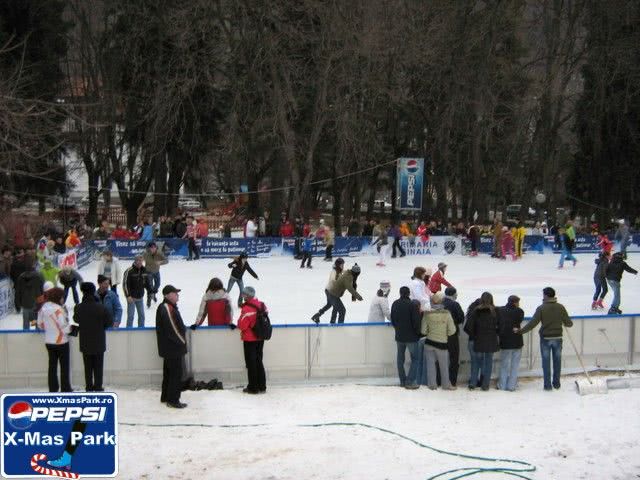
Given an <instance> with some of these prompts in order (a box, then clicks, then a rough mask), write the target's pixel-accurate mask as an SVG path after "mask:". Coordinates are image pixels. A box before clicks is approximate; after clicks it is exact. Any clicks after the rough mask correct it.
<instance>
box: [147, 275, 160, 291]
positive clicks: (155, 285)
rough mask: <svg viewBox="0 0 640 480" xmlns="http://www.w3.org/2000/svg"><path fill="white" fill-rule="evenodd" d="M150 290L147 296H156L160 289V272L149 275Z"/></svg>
mask: <svg viewBox="0 0 640 480" xmlns="http://www.w3.org/2000/svg"><path fill="white" fill-rule="evenodd" d="M148 275H149V276H148V277H147V278H148V280H147V281H148V282H149V290H148V291H147V294H156V293H158V289H159V288H160V272H152V273H149V274H148Z"/></svg>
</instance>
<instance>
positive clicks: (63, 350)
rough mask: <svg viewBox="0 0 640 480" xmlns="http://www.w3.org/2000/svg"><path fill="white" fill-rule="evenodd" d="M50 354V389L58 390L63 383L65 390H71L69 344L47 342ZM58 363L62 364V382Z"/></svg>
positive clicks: (52, 390) (63, 389)
mask: <svg viewBox="0 0 640 480" xmlns="http://www.w3.org/2000/svg"><path fill="white" fill-rule="evenodd" d="M46 346H47V353H48V354H49V391H50V392H57V391H58V389H59V388H60V384H62V390H61V391H63V392H71V382H70V381H69V344H68V343H63V344H61V345H52V344H50V343H47V344H46ZM58 364H60V383H58Z"/></svg>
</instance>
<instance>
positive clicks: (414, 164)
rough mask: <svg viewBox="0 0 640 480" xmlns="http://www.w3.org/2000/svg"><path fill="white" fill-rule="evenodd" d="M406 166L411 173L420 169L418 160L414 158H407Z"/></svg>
mask: <svg viewBox="0 0 640 480" xmlns="http://www.w3.org/2000/svg"><path fill="white" fill-rule="evenodd" d="M405 168H406V169H407V172H409V173H416V172H417V171H418V161H417V160H416V159H414V158H411V159H409V160H407V163H405Z"/></svg>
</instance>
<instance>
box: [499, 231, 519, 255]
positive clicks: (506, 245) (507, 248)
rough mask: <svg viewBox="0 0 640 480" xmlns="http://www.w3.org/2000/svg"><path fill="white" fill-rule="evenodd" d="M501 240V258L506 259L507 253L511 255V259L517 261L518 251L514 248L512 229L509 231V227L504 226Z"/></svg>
mask: <svg viewBox="0 0 640 480" xmlns="http://www.w3.org/2000/svg"><path fill="white" fill-rule="evenodd" d="M500 242H501V245H500V248H501V251H502V257H500V258H501V259H502V260H506V259H507V255H511V259H512V260H513V261H516V260H517V258H516V252H515V250H514V248H513V235H512V234H511V231H509V227H502V240H500Z"/></svg>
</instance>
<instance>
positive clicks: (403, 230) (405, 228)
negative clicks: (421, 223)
mask: <svg viewBox="0 0 640 480" xmlns="http://www.w3.org/2000/svg"><path fill="white" fill-rule="evenodd" d="M400 235H402V236H403V237H408V236H409V235H411V229H410V228H409V224H408V223H407V222H402V223H401V224H400Z"/></svg>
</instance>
